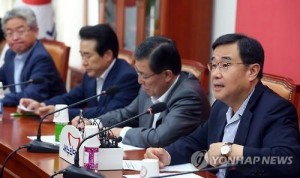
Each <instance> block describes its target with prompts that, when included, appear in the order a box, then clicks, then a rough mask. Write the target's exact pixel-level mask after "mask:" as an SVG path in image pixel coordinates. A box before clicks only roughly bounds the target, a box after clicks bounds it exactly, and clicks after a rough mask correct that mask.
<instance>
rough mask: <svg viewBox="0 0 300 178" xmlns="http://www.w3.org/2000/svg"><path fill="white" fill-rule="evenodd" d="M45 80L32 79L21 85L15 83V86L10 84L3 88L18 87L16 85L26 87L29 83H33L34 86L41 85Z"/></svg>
mask: <svg viewBox="0 0 300 178" xmlns="http://www.w3.org/2000/svg"><path fill="white" fill-rule="evenodd" d="M44 81H45V80H44V79H43V78H35V79H30V80H28V81H25V82H21V83H13V84H9V85H4V86H2V87H0V89H1V88H7V87H11V86H16V85H25V84H29V83H32V84H41V83H43V82H44Z"/></svg>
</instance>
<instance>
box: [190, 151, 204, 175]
mask: <svg viewBox="0 0 300 178" xmlns="http://www.w3.org/2000/svg"><path fill="white" fill-rule="evenodd" d="M206 152H207V151H206V150H202V151H196V152H195V153H194V154H193V155H192V157H191V163H192V164H193V165H194V166H195V167H196V168H197V169H199V170H200V169H202V168H205V167H206V166H207V162H206V161H205V159H204V157H205V153H206Z"/></svg>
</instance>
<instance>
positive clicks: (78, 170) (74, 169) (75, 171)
mask: <svg viewBox="0 0 300 178" xmlns="http://www.w3.org/2000/svg"><path fill="white" fill-rule="evenodd" d="M166 109H167V105H166V103H163V102H161V103H156V104H154V105H152V106H151V107H150V108H148V109H147V110H146V111H145V112H143V113H141V114H138V115H136V116H134V117H131V118H129V119H126V120H124V121H122V122H119V123H117V124H115V125H113V126H110V127H108V128H106V129H104V130H101V131H100V132H97V133H95V134H92V135H89V136H88V137H86V138H84V139H83V140H82V142H80V143H79V144H78V146H77V151H76V154H75V157H74V165H70V166H68V167H67V168H66V169H65V171H64V173H63V177H65V178H77V177H78V178H82V177H84V178H95V177H99V176H100V177H101V175H99V174H97V173H94V172H91V171H89V170H88V169H86V168H82V167H80V166H79V148H80V146H81V145H82V144H83V142H85V141H86V140H88V139H90V138H92V137H94V136H96V135H99V134H101V133H104V132H106V131H108V130H110V129H112V128H114V127H118V126H120V125H122V124H125V123H127V122H129V121H131V120H133V119H136V118H138V117H140V116H142V115H145V114H150V115H153V114H156V113H159V112H162V111H164V110H166ZM99 118H100V117H99ZM120 139H122V137H120V138H117V140H118V141H119V140H120Z"/></svg>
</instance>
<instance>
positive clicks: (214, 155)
mask: <svg viewBox="0 0 300 178" xmlns="http://www.w3.org/2000/svg"><path fill="white" fill-rule="evenodd" d="M224 144H225V143H223V142H218V143H212V144H210V146H209V150H208V151H207V152H206V154H205V161H206V162H207V163H208V164H210V165H212V166H214V167H217V166H219V165H221V164H224V163H226V162H227V160H229V161H230V162H231V163H232V164H235V162H236V161H237V160H239V159H241V158H242V157H243V150H244V147H243V146H241V145H237V144H232V146H231V152H230V154H229V155H228V157H227V158H226V157H225V156H222V155H221V147H222V146H223V145H224Z"/></svg>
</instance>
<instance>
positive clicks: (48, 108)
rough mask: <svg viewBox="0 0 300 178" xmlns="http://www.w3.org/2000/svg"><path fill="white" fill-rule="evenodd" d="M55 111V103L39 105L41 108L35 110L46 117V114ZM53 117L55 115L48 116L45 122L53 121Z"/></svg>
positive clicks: (37, 113)
mask: <svg viewBox="0 0 300 178" xmlns="http://www.w3.org/2000/svg"><path fill="white" fill-rule="evenodd" d="M54 111H55V106H54V105H48V106H42V107H39V109H38V110H37V111H35V112H34V113H35V114H36V115H39V116H40V117H44V116H45V115H46V114H49V113H51V112H54ZM53 117H54V115H53V114H52V115H50V116H47V117H46V119H45V120H44V122H52V121H53Z"/></svg>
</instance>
